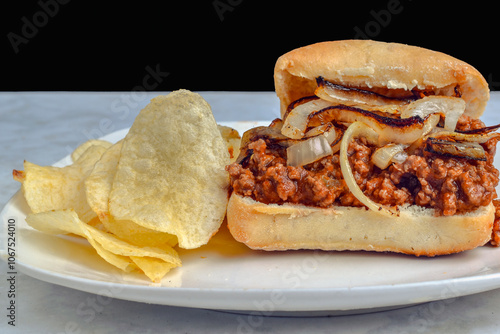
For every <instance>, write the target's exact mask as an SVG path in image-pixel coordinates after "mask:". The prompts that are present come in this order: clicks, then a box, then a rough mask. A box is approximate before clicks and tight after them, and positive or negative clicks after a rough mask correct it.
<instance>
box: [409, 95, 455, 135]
mask: <svg viewBox="0 0 500 334" xmlns="http://www.w3.org/2000/svg"><path fill="white" fill-rule="evenodd" d="M464 111H465V101H464V100H462V99H460V98H458V97H451V96H426V97H424V98H422V99H420V100H417V101H414V102H412V103H410V104H409V105H407V106H405V107H404V108H403V109H402V111H401V118H408V117H415V116H420V118H425V117H427V116H428V115H431V114H439V115H441V116H442V117H444V129H445V130H447V131H455V128H456V126H457V122H458V119H459V118H460V116H462V114H463V113H464Z"/></svg>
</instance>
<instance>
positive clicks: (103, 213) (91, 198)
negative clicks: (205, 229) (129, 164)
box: [85, 141, 177, 246]
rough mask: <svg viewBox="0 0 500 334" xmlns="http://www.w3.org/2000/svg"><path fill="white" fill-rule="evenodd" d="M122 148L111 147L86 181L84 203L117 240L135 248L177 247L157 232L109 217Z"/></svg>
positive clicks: (174, 241) (170, 237)
mask: <svg viewBox="0 0 500 334" xmlns="http://www.w3.org/2000/svg"><path fill="white" fill-rule="evenodd" d="M121 148H122V141H119V142H117V143H116V144H114V145H113V146H111V147H110V148H109V149H108V150H107V151H106V152H104V154H103V155H102V157H101V159H100V160H99V161H98V162H97V163H96V164H95V166H94V169H93V170H92V172H91V173H90V175H89V176H88V177H87V179H86V180H85V191H86V194H87V202H88V204H89V205H90V207H91V208H92V210H93V211H94V212H95V213H96V214H97V216H98V217H99V219H100V220H101V222H102V223H103V225H104V227H105V228H106V229H107V230H108V231H109V232H111V233H113V234H114V235H116V236H117V237H119V238H120V239H123V240H125V241H128V242H130V243H132V244H134V245H138V246H158V245H163V244H168V245H170V246H174V245H175V244H177V237H176V236H174V235H172V234H169V233H165V232H157V231H153V230H150V229H147V228H145V227H142V226H140V225H137V224H136V223H134V222H132V221H129V220H119V221H117V220H115V219H114V218H113V217H111V216H110V215H109V194H110V192H111V187H112V185H113V179H114V177H115V174H116V168H117V165H118V160H119V158H120V152H121Z"/></svg>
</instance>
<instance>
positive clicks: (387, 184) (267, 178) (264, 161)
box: [227, 119, 500, 230]
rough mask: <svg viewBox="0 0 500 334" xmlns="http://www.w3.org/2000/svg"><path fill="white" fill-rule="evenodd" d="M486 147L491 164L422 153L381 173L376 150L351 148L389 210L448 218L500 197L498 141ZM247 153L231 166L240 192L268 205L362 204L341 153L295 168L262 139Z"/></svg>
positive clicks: (370, 192)
mask: <svg viewBox="0 0 500 334" xmlns="http://www.w3.org/2000/svg"><path fill="white" fill-rule="evenodd" d="M483 126H484V124H482V122H480V121H476V120H467V119H465V120H464V119H462V120H461V124H460V123H459V125H458V127H457V128H458V129H459V130H463V131H465V130H470V129H474V128H480V127H483ZM483 147H484V149H485V151H486V156H487V160H486V161H477V160H469V159H460V158H452V157H442V156H438V155H436V154H430V153H428V152H424V150H423V149H420V150H419V149H417V150H416V151H415V152H413V153H414V154H413V155H410V156H409V157H408V158H407V159H406V160H405V161H404V162H403V163H393V164H392V165H391V166H389V167H388V168H386V169H384V170H381V169H379V168H378V167H376V166H374V165H373V164H372V163H371V162H370V157H371V155H372V153H373V151H374V150H375V147H371V146H370V145H369V144H368V143H367V142H366V141H365V140H364V139H363V138H360V139H356V140H354V141H353V142H351V143H350V144H349V147H348V156H349V162H350V164H351V166H352V171H353V175H354V178H355V180H356V182H357V183H358V185H359V187H360V188H361V190H362V191H363V192H364V193H365V194H366V195H367V196H368V197H370V198H371V199H372V200H373V201H375V202H377V203H380V204H384V205H388V206H396V205H397V206H399V205H404V204H415V205H419V206H422V207H426V208H435V209H436V214H437V215H444V216H449V215H454V214H461V213H465V212H470V211H473V210H475V209H477V208H478V207H480V206H485V205H488V204H489V203H490V202H491V201H492V200H493V199H494V198H496V192H495V187H496V186H497V184H498V175H499V172H498V170H497V169H496V168H495V167H494V166H493V156H494V153H495V147H496V140H495V139H492V140H490V141H489V142H487V143H485V144H483ZM247 152H249V154H248V157H247V158H246V159H243V160H242V162H241V164H239V163H233V164H231V165H229V166H227V170H228V172H229V175H230V177H231V185H232V188H233V191H234V192H235V193H237V194H240V195H243V196H250V197H252V198H253V199H255V200H257V201H259V202H262V203H266V204H270V203H277V204H282V203H296V204H304V205H310V206H317V207H322V208H327V207H331V206H334V205H341V206H363V204H362V203H360V202H359V201H358V200H357V199H356V197H354V196H353V195H352V193H351V192H350V191H349V189H348V187H347V185H346V183H345V181H344V179H343V177H342V172H341V169H340V164H339V154H338V153H336V154H333V155H331V156H328V157H325V158H323V159H321V160H318V161H316V162H314V163H312V164H309V165H306V166H303V167H292V166H287V165H286V150H285V149H284V148H277V147H275V145H270V147H268V143H266V141H265V140H263V139H259V140H257V141H254V142H252V143H250V144H249V145H248V151H247ZM499 215H500V213H499ZM497 230H498V229H497Z"/></svg>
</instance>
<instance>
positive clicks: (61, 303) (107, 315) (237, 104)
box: [0, 92, 500, 334]
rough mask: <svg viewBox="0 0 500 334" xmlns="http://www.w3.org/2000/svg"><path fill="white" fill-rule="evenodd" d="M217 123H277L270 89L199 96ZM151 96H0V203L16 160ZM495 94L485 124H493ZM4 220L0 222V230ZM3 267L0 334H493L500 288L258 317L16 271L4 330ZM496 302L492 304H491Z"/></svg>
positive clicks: (49, 159)
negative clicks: (366, 308) (379, 308)
mask: <svg viewBox="0 0 500 334" xmlns="http://www.w3.org/2000/svg"><path fill="white" fill-rule="evenodd" d="M201 94H202V96H203V97H204V98H205V99H206V100H207V101H208V102H209V103H210V104H211V105H212V108H213V112H214V115H215V117H216V119H217V120H218V121H236V120H271V119H273V118H274V117H277V116H278V114H279V112H278V104H277V100H276V98H275V95H274V93H234V92H233V93H224V94H223V93H217V92H214V93H212V92H202V93H201ZM155 95H158V93H140V94H139V93H134V92H116V93H70V92H54V93H52V92H47V93H45V92H39V93H7V92H5V93H0V167H1V168H0V186H1V188H0V189H1V191H0V204H1V205H2V206H3V205H4V204H5V203H6V202H7V201H8V200H9V198H10V197H11V196H12V195H13V194H14V193H15V192H16V191H17V190H18V189H19V184H18V183H17V182H15V181H13V180H12V176H11V172H12V169H15V168H17V169H20V168H22V161H23V159H27V160H30V161H32V162H35V163H37V164H41V165H48V164H52V163H54V162H55V161H58V160H59V159H61V158H62V157H64V156H66V155H67V154H68V153H70V152H71V151H72V150H73V149H74V148H75V147H77V146H78V144H79V143H81V142H83V141H85V140H87V139H90V138H96V137H100V136H102V135H105V134H107V133H110V132H113V131H116V130H119V129H122V128H125V127H129V126H130V125H131V124H132V122H133V120H134V118H135V116H136V115H137V113H138V111H139V110H140V108H141V107H142V106H144V105H145V104H147V102H148V101H149V99H150V98H151V97H153V96H155ZM499 109H500V94H497V93H494V94H492V99H491V101H490V104H489V106H488V110H487V112H486V115H488V117H485V118H484V120H485V121H486V123H487V124H489V125H491V124H497V123H500V113H499V112H498V110H499ZM3 223H4V222H2V225H3ZM7 272H8V269H7V266H6V264H5V262H3V261H0V310H1V311H0V333H18V332H19V333H165V332H168V333H205V332H208V333H303V332H308V333H309V332H311V333H313V332H314V333H332V332H334V333H426V332H432V333H483V334H484V333H498V332H500V311H499V309H500V290H494V291H490V292H485V293H480V294H476V295H471V296H465V297H458V298H452V299H448V300H443V301H436V302H432V303H426V304H422V305H417V306H412V307H408V308H403V309H398V310H392V311H385V312H378V313H371V314H361V315H350V316H336V317H258V316H248V315H239V314H231V313H225V312H217V311H209V310H200V309H188V308H179V307H170V306H159V305H151V304H144V303H136V302H130V301H124V300H118V299H104V300H103V299H99V298H98V297H97V296H95V295H92V294H88V293H85V292H81V291H77V290H72V289H68V288H64V287H60V286H57V285H53V284H50V283H46V282H43V281H40V280H37V279H36V278H32V277H30V276H27V275H24V274H19V275H18V276H17V282H16V293H17V294H16V307H17V309H16V327H12V326H10V325H8V321H9V319H8V318H7V317H6V315H7V312H8V311H7V309H6V308H7V307H8V304H7V303H8V298H7V296H6V295H7V293H8V290H9V285H8V282H7V278H8V275H7ZM497 298H498V299H497Z"/></svg>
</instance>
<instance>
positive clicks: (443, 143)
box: [425, 138, 486, 161]
mask: <svg viewBox="0 0 500 334" xmlns="http://www.w3.org/2000/svg"><path fill="white" fill-rule="evenodd" d="M425 150H426V151H427V152H430V153H433V154H438V155H442V156H445V157H452V158H464V159H469V160H480V161H486V153H485V152H484V148H483V147H482V146H481V145H480V144H478V143H474V142H455V141H448V140H443V139H437V138H427V140H426V142H425Z"/></svg>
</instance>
